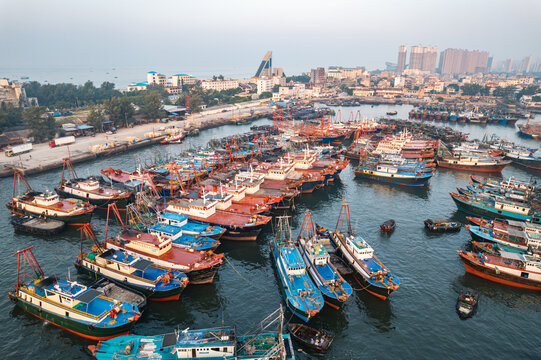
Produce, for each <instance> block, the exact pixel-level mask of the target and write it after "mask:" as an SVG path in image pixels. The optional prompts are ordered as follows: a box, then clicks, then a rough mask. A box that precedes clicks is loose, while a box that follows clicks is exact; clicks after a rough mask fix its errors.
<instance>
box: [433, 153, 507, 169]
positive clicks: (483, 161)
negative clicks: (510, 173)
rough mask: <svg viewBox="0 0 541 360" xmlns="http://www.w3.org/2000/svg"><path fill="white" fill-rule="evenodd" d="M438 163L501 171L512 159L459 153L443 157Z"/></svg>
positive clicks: (443, 165) (439, 164)
mask: <svg viewBox="0 0 541 360" xmlns="http://www.w3.org/2000/svg"><path fill="white" fill-rule="evenodd" d="M437 163H438V166H439V167H442V168H447V169H454V170H467V171H480V172H501V171H502V170H503V169H504V168H505V167H506V166H507V165H509V164H510V163H511V160H504V159H502V158H500V157H495V156H483V155H478V154H459V155H456V156H444V157H441V158H440V159H438V160H437Z"/></svg>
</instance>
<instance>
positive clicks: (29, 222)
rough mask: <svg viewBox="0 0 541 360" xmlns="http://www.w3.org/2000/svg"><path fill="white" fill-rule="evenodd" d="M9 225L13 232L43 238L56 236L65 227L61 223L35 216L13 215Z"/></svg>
mask: <svg viewBox="0 0 541 360" xmlns="http://www.w3.org/2000/svg"><path fill="white" fill-rule="evenodd" d="M11 224H12V225H13V228H14V229H15V231H18V232H26V233H30V234H35V235H45V236H49V235H55V234H58V233H60V232H61V231H62V230H64V228H65V227H66V224H65V223H64V222H63V221H60V220H55V219H52V218H47V217H45V216H43V217H42V216H37V215H23V216H20V215H13V216H12V217H11Z"/></svg>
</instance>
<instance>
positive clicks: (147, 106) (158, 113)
mask: <svg viewBox="0 0 541 360" xmlns="http://www.w3.org/2000/svg"><path fill="white" fill-rule="evenodd" d="M161 107H162V102H161V101H160V94H159V93H158V92H157V91H152V92H150V93H148V94H147V95H145V101H144V105H143V115H144V117H145V119H147V120H156V119H159V118H161V117H162V116H163V110H162V109H161Z"/></svg>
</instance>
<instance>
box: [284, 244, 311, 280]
mask: <svg viewBox="0 0 541 360" xmlns="http://www.w3.org/2000/svg"><path fill="white" fill-rule="evenodd" d="M280 252H281V253H282V256H281V258H282V259H283V261H284V267H285V270H286V273H287V275H304V273H305V270H306V265H305V264H304V261H303V260H302V257H301V254H300V253H299V251H298V250H297V248H290V247H284V248H281V250H280Z"/></svg>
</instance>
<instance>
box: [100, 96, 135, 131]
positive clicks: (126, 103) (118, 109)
mask: <svg viewBox="0 0 541 360" xmlns="http://www.w3.org/2000/svg"><path fill="white" fill-rule="evenodd" d="M103 107H104V109H105V113H106V114H107V115H109V120H111V121H112V122H113V124H115V126H116V127H120V126H126V127H127V126H128V125H129V124H130V123H132V122H133V121H134V118H133V115H134V114H135V109H134V108H133V105H132V104H131V101H130V99H129V98H127V97H121V98H119V97H116V96H115V97H113V98H111V100H107V101H105V102H104V104H103Z"/></svg>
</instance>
